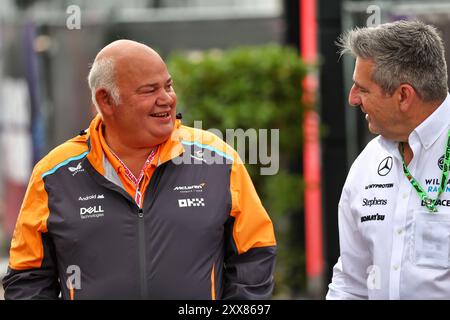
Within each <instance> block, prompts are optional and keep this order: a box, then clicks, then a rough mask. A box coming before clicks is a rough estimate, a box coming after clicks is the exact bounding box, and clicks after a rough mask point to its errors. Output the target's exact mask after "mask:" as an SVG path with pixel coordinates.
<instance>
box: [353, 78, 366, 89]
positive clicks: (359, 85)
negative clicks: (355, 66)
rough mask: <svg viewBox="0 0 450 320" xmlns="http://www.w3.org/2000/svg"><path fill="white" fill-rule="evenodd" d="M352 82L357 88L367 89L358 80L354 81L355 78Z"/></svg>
mask: <svg viewBox="0 0 450 320" xmlns="http://www.w3.org/2000/svg"><path fill="white" fill-rule="evenodd" d="M353 83H354V84H355V85H356V86H357V87H358V88H360V89H364V90H367V88H366V87H364V86H362V85H361V84H360V83H359V82H358V81H356V80H353Z"/></svg>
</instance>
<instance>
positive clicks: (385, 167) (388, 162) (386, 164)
mask: <svg viewBox="0 0 450 320" xmlns="http://www.w3.org/2000/svg"><path fill="white" fill-rule="evenodd" d="M392 165H393V160H392V157H391V156H389V157H386V158H384V159H383V160H381V162H380V164H379V165H378V175H380V176H382V177H383V176H385V175H387V174H388V173H389V172H391V169H392Z"/></svg>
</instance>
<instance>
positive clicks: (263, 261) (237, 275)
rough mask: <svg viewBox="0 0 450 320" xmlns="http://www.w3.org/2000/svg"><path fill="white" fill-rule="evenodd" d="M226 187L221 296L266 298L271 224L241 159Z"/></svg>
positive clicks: (271, 251)
mask: <svg viewBox="0 0 450 320" xmlns="http://www.w3.org/2000/svg"><path fill="white" fill-rule="evenodd" d="M230 191H231V197H232V208H231V213H230V218H229V219H228V222H227V225H226V227H225V233H226V243H227V250H226V254H225V268H224V269H225V270H224V272H225V283H224V294H223V299H234V300H242V299H252V300H255V299H269V298H271V296H272V291H273V286H274V282H273V272H274V267H275V256H276V241H275V235H274V230H273V225H272V221H271V220H270V218H269V216H268V214H267V212H266V210H265V209H264V207H263V206H262V204H261V201H260V199H259V197H258V195H257V193H256V190H255V188H254V186H253V183H252V181H251V179H250V176H249V175H248V172H247V170H246V169H245V167H244V165H243V164H242V162H241V161H238V163H235V164H233V165H232V170H231V180H230Z"/></svg>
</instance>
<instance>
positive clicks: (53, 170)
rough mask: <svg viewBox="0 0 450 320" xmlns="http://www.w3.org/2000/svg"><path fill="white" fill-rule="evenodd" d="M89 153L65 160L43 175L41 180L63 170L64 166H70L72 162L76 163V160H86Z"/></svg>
mask: <svg viewBox="0 0 450 320" xmlns="http://www.w3.org/2000/svg"><path fill="white" fill-rule="evenodd" d="M88 153H89V150H88V151H85V152H83V153H82V154H79V155H77V156H73V157H70V158H68V159H66V160H64V161H62V162H60V163H58V164H57V165H56V166H54V167H53V168H52V169H50V170H48V171H46V172H44V173H43V174H42V175H41V178H42V179H44V177H46V176H48V175H50V174H53V173H55V172H56V170H58V169H59V168H61V167H62V166H64V165H66V164H68V163H69V162H71V161H74V160H80V159H82V158H84V157H85V156H86V155H87V154H88Z"/></svg>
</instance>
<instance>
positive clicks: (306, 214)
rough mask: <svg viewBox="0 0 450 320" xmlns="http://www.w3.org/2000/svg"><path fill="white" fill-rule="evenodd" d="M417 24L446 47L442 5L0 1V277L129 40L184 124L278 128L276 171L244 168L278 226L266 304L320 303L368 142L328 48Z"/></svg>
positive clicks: (333, 0) (344, 73)
mask: <svg viewBox="0 0 450 320" xmlns="http://www.w3.org/2000/svg"><path fill="white" fill-rule="evenodd" d="M414 18H418V19H421V20H423V21H425V22H428V23H431V24H434V25H435V26H436V27H438V28H439V30H440V31H441V32H442V35H443V38H444V41H445V42H446V43H447V45H449V44H450V27H449V26H450V23H449V22H450V1H427V2H421V1H348V0H347V1H343V0H128V1H121V0H96V1H88V0H0V278H1V277H2V275H3V274H4V272H5V271H6V267H7V256H8V249H9V244H10V239H11V236H12V232H13V229H14V224H15V221H16V218H17V214H18V211H19V209H20V205H21V202H22V199H23V196H24V193H25V190H26V186H27V183H28V179H29V177H30V173H31V170H32V168H33V166H34V164H35V163H36V162H37V161H38V160H39V159H41V158H42V157H43V156H44V155H45V154H46V153H47V152H48V151H50V150H51V149H52V148H54V147H55V146H57V145H58V144H60V143H62V142H64V141H65V140H67V139H70V138H71V137H73V136H75V135H77V134H78V133H79V132H80V130H82V129H85V128H87V127H88V125H89V122H90V120H91V119H92V117H93V115H94V108H93V107H92V104H91V102H90V92H89V89H88V86H87V81H86V77H87V74H88V71H89V65H90V63H91V62H92V61H93V59H94V57H95V55H96V53H97V52H98V51H99V50H100V49H101V48H102V47H103V46H105V45H106V44H108V43H109V42H111V41H114V40H117V39H132V40H136V41H140V42H143V43H145V44H147V45H149V46H151V47H153V48H154V49H155V50H157V51H158V52H159V53H160V54H161V56H162V57H163V58H164V59H165V60H166V61H167V63H168V66H169V71H170V72H171V73H172V76H173V78H174V81H175V90H176V92H177V95H178V97H179V104H178V108H179V110H180V111H181V112H182V113H183V122H184V124H186V125H193V121H195V120H201V121H203V129H208V128H218V129H220V130H221V131H222V132H223V133H225V129H227V128H230V129H232V128H242V129H244V130H246V129H249V128H254V129H256V130H259V129H269V130H270V129H280V163H279V166H280V170H279V171H278V174H276V175H272V176H263V175H260V170H259V169H260V168H261V167H264V165H262V164H248V165H247V168H248V170H249V172H250V174H251V175H252V179H253V181H254V184H255V186H256V189H257V191H258V193H259V194H260V197H261V200H262V202H263V204H264V206H265V207H266V209H267V210H268V212H269V214H270V216H271V217H272V219H273V221H274V225H275V229H276V236H277V240H278V246H279V251H278V260H277V267H276V273H275V281H276V286H275V292H274V298H275V299H322V298H323V297H324V295H325V293H326V289H327V285H328V283H329V281H330V279H331V274H332V267H333V265H334V264H335V262H336V260H337V258H338V256H339V241H338V229H337V204H338V200H339V197H340V193H341V188H342V186H343V184H344V181H345V177H346V174H347V172H348V169H349V167H350V165H351V163H352V162H353V160H354V159H355V158H356V156H357V155H358V153H359V152H360V151H361V150H362V148H363V147H364V146H365V144H366V143H367V142H368V141H369V140H370V139H371V138H372V137H373V136H372V135H370V134H369V133H368V132H367V129H366V123H365V120H364V117H363V114H362V113H361V112H359V109H356V108H350V107H349V106H348V103H347V100H346V97H347V92H348V90H349V88H350V86H351V77H352V72H353V64H354V62H353V61H352V59H351V58H349V57H343V58H342V59H341V60H339V56H338V54H337V53H336V52H337V48H336V46H335V44H334V42H335V40H336V38H337V37H338V36H339V34H340V33H341V32H342V31H343V30H346V29H348V28H351V27H353V26H374V25H376V24H379V23H383V22H387V21H393V20H397V19H414ZM449 51H450V50H449V49H448V48H447V54H448V52H449ZM248 141H249V143H255V141H253V140H251V137H249V139H248ZM269 145H270V144H269ZM1 297H2V289H0V298H1Z"/></svg>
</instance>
